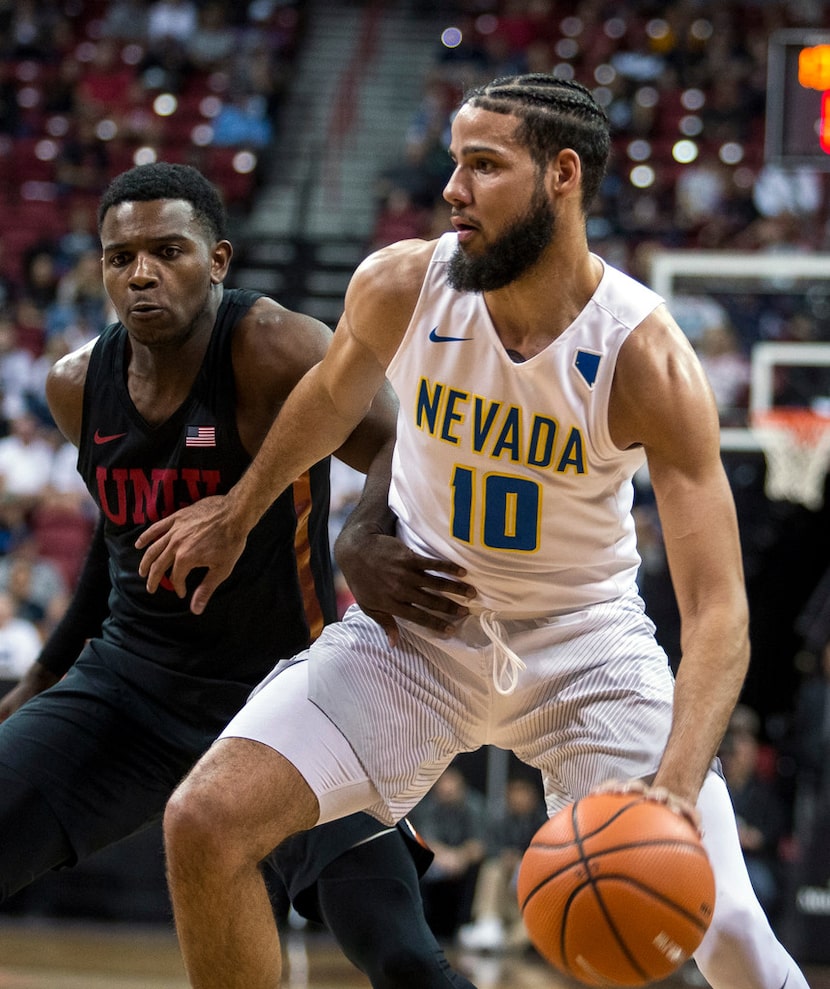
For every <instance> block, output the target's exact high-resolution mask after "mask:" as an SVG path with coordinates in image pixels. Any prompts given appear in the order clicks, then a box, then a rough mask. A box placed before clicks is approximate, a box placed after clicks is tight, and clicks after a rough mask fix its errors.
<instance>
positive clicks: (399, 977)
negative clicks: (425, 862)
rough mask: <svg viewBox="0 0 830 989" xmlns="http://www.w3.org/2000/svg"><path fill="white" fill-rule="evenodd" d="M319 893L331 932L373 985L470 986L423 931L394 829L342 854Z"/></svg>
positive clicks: (377, 988) (414, 988) (408, 862)
mask: <svg viewBox="0 0 830 989" xmlns="http://www.w3.org/2000/svg"><path fill="white" fill-rule="evenodd" d="M317 896H318V902H319V906H320V912H321V915H322V917H323V919H324V920H325V923H326V925H327V926H328V928H329V930H331V932H332V934H333V935H334V936H335V938H336V939H337V941H338V943H339V945H340V947H341V948H342V950H343V953H344V954H345V955H346V957H347V958H348V959H349V960H350V961H351V962H352V964H354V965H356V966H357V967H358V968H359V969H360V970H361V971H362V972H364V973H365V974H366V975H367V976H368V978H369V980H370V982H371V984H372V987H373V989H450V987H454V989H474V986H473V985H472V983H471V982H469V981H468V980H467V979H466V978H464V976H462V975H461V974H460V973H458V972H456V971H454V970H453V969H452V968H451V966H450V964H449V961H448V960H447V958H446V956H445V955H444V952H443V950H442V949H441V946H440V945H439V944H438V942H437V940H436V939H435V936H434V935H433V933H432V931H431V930H430V929H429V926H428V924H427V922H426V918H425V917H424V911H423V903H422V901H421V894H420V890H419V887H418V874H417V871H416V869H415V866H414V864H413V862H412V858H411V856H410V854H409V851H408V850H407V848H406V844H405V842H404V841H403V839H402V838H401V836H400V834H399V833H398V832H392V833H389V834H386V835H384V836H383V837H381V838H376V839H375V840H374V841H370V842H366V843H365V844H363V845H359V846H357V847H356V848H352V849H350V850H349V851H348V852H346V853H345V854H344V855H341V856H340V858H338V859H337V860H336V861H335V862H333V863H331V865H330V866H328V867H327V868H326V869H325V870H324V871H323V872H322V874H321V876H320V878H319V880H318V882H317Z"/></svg>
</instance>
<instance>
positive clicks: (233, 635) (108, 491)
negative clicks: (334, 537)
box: [78, 289, 336, 713]
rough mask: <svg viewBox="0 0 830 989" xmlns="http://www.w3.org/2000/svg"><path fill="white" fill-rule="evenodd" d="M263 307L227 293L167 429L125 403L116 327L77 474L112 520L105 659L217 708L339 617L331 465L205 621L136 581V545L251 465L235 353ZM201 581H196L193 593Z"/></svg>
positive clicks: (105, 348) (88, 409)
mask: <svg viewBox="0 0 830 989" xmlns="http://www.w3.org/2000/svg"><path fill="white" fill-rule="evenodd" d="M257 298H259V294H258V293H255V292H249V291H242V290H238V289H230V290H228V289H226V290H225V293H224V298H223V300H222V304H221V307H220V309H219V312H218V314H217V318H216V324H215V327H214V330H213V335H212V337H211V340H210V344H209V346H208V350H207V353H206V355H205V358H204V363H203V365H202V368H201V370H200V371H199V373H198V375H197V377H196V380H195V382H194V385H193V388H192V390H191V392H190V395H189V396H188V397H187V399H186V400H185V401H184V403H183V404H182V405H181V407H180V408H179V409H178V410H177V411H176V412H175V413H174V414H173V415H172V416H171V417H170V418H169V419H168V420H167V421H166V422H163V423H161V424H160V425H158V426H150V425H148V424H147V422H146V421H145V420H144V419H143V418H142V416H141V415H139V413H138V411H137V410H136V408H135V406H134V405H133V402H132V400H131V399H130V396H129V393H128V391H127V386H126V346H125V345H126V341H127V331H126V329H125V328H124V326H123V325H122V324H121V323H115V324H112V325H110V326H108V327H107V328H106V329H105V330H104V332H103V333H102V334H101V337H100V338H99V340H98V341H97V342H96V344H95V346H94V348H93V350H92V354H91V357H90V362H89V370H88V372H87V377H86V386H85V392H84V404H83V426H82V437H81V442H80V445H79V455H78V469H79V471H80V473H81V475H82V476H83V478H84V480H85V482H86V485H87V487H88V488H89V490H90V492H91V493H92V496H93V497H94V498H95V500H96V501H97V503H98V505H99V506H100V508H101V511H102V513H103V514H104V516H105V520H106V521H105V536H106V541H107V547H108V550H109V554H110V578H111V581H112V588H113V589H112V593H111V595H110V617H109V618H108V619H107V621H106V622H105V624H104V629H103V633H102V642H101V648H100V650H99V651H100V653H101V656H100V658H101V661H102V662H106V663H107V664H109V665H111V664H112V663H117V666H118V668H119V672H120V673H121V675H123V676H125V677H126V678H127V679H129V680H131V681H134V682H139V683H142V684H143V685H144V687H145V688H148V689H149V690H150V691H151V692H155V691H156V690H160V689H163V690H164V691H165V692H166V691H168V690H171V689H172V690H175V692H176V693H177V694H180V692H181V691H182V690H184V692H186V693H189V694H191V695H192V699H193V701H194V703H198V698H199V697H202V698H203V700H204V701H205V702H208V703H209V701H208V698H209V697H211V696H213V695H214V691H215V688H216V687H217V686H218V685H219V683H218V682H219V681H224V682H225V684H226V685H227V684H228V681H231V682H233V683H235V684H236V685H237V686H238V687H239V688H240V690H239V691H237V693H238V694H239V698H238V700H239V703H241V702H242V700H243V699H244V694H245V693H246V692H247V690H248V689H249V688H250V687H252V686H253V685H255V684H256V683H258V682H259V680H260V679H262V677H263V676H264V675H265V674H266V673H267V672H269V671H270V669H271V668H272V667H273V665H274V664H275V663H276V662H277V660H279V659H281V658H284V657H287V656H292V655H294V654H295V653H297V652H299V651H300V650H302V649H303V648H305V646H306V645H307V644H308V643H309V641H310V640H311V639H312V638H315V637H316V636H317V635H318V634H319V632H320V630H321V628H322V625H323V624H324V623H325V622H328V621H333V620H334V618H335V617H336V614H335V605H334V589H333V583H332V574H331V558H330V554H329V546H328V533H327V518H328V506H329V483H328V463H327V462H325V463H323V464H319V465H317V466H316V467H315V468H313V469H312V471H311V472H310V473H309V474H308V475H304V476H303V477H302V478H300V479H299V480H298V481H296V482H295V483H294V485H293V486H292V487H291V488H289V489H288V490H287V491H286V492H284V493H283V495H282V496H281V497H280V498H279V499H278V500H277V501H276V502H275V503H274V504H273V505H272V506H271V508H270V509H269V511H268V512H267V513H266V514H265V516H263V518H262V519H261V521H260V522H259V524H258V525H257V526H256V528H255V529H253V531H252V532H251V534H250V535H249V537H248V542H247V546H246V549H245V551H244V553H243V555H242V557H241V558H240V560H239V562H238V563H237V565H236V567H235V569H234V571H233V573H232V574H231V575H230V577H229V578H228V579H227V580H226V581H225V582H224V583H223V584H221V585H220V587H219V588H218V589H217V590H216V591H215V592H214V594H213V597H212V598H211V600H210V602H209V604H208V606H207V608H206V609H205V611H204V613H203V614H202V615H200V616H195V615H193V614H191V612H190V611H189V609H188V605H189V600H180V599H179V598H178V597H177V595H176V594H175V592H174V591H173V590H172V586H171V585H167V586H162V587H160V588H159V589H158V590H157V591H156V593H155V594H148V593H147V591H146V589H145V583H144V580H143V579H142V578H141V577H140V576H139V574H138V564H139V561H140V558H141V553H139V552H138V551H137V550H136V549H135V546H134V543H135V540H136V539H137V537H138V535H139V533H141V532H142V531H143V530H144V529H146V528H147V526H148V525H150V524H151V523H152V522H154V521H156V520H157V519H160V518H163V517H165V516H167V515H170V514H171V513H172V512H174V511H175V510H176V509H178V508H181V507H182V506H184V505H188V504H190V503H192V502H194V501H197V500H198V499H200V498H204V497H206V496H208V495H212V494H222V493H224V492H226V491H228V489H229V488H231V487H232V486H233V484H234V483H235V482H236V481H237V479H238V478H239V477H240V475H241V474H242V473H243V471H244V470H245V469H246V467H247V466H248V464H249V463H250V457H249V456H248V454H247V453H246V451H245V449H244V448H243V446H242V442H241V440H240V438H239V434H238V432H237V427H236V383H235V381H234V374H233V367H232V363H231V340H232V337H233V332H234V328H235V326H236V325H237V323H238V322H239V320H240V319H241V318H242V317H243V316H244V314H245V313H246V312H247V311H248V309H249V308H250V307H251V305H253V303H254V302H255V301H256V299H257ZM243 387H244V385H243ZM199 578H200V574H191V583H190V585H189V587H190V590H191V591H192V589H193V586H195V583H197V582H198V579H199ZM92 645H93V650H94V649H95V642H93V643H92ZM148 681H149V682H148ZM154 685H155V686H154ZM231 713H232V712H231Z"/></svg>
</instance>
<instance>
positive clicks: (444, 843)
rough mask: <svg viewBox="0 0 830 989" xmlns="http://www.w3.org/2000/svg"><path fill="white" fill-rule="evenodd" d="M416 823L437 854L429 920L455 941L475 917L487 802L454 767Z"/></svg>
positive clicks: (427, 894) (426, 890)
mask: <svg viewBox="0 0 830 989" xmlns="http://www.w3.org/2000/svg"><path fill="white" fill-rule="evenodd" d="M411 819H412V822H413V824H414V825H415V827H416V828H417V829H418V831H419V832H420V833H421V835H422V836H423V838H424V840H425V841H426V842H427V844H428V845H429V846H430V848H432V850H433V852H434V853H435V858H434V859H433V862H432V865H431V866H430V867H429V869H428V870H427V871H426V873H425V875H424V876H423V877H422V879H421V891H422V893H423V898H424V911H425V913H426V918H427V921H428V923H429V926H430V927H431V928H432V931H433V933H434V934H435V936H436V937H438V938H446V939H450V938H453V937H454V936H455V934H456V933H457V932H458V930H459V928H460V927H461V926H462V925H463V924H466V923H468V922H469V920H470V917H471V915H472V905H473V896H474V893H475V885H476V878H477V876H478V869H479V865H480V864H481V861H482V859H483V858H484V852H485V849H486V847H487V826H486V816H485V804H484V797H483V796H482V795H481V794H480V793H479V792H478V790H476V789H474V788H473V787H472V786H471V785H470V784H469V783H468V782H467V779H466V777H465V776H464V774H463V773H462V771H461V770H460V769H459V768H458V766H456V765H452V766H449V767H448V768H447V769H446V770H445V771H444V772H443V773H442V775H441V776H440V777H439V778H438V780H437V781H436V783H435V785H434V786H433V788H432V790H431V791H430V792H429V793H428V794H427V796H426V797H425V798H424V799H423V800H422V801H421V803H420V804H418V806H417V807H416V808H415V809H414V810H413V811H412V814H411Z"/></svg>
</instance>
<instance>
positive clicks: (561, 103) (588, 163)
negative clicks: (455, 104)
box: [461, 72, 611, 210]
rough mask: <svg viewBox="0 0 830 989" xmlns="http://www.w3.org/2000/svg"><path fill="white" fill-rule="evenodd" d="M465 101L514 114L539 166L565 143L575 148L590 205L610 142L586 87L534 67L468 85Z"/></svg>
mask: <svg viewBox="0 0 830 989" xmlns="http://www.w3.org/2000/svg"><path fill="white" fill-rule="evenodd" d="M465 104H472V105H473V106H477V107H481V108H482V109H483V110H490V111H492V112H493V113H509V114H513V115H514V116H516V117H518V118H519V119H520V120H521V124H520V125H519V128H518V130H517V131H516V137H517V139H518V140H520V141H521V142H522V143H523V144H524V145H525V146H526V147H527V149H528V151H529V152H530V154H531V156H532V157H533V159H534V161H535V162H536V163H537V164H538V165H539V167H540V168H544V167H545V166H547V164H548V163H549V162H550V161H551V160H552V159H553V158H555V157H556V155H557V154H558V153H559V152H560V151H561V150H562V149H563V148H572V149H573V150H574V151H576V153H577V154H578V155H579V158H580V160H581V162H582V205H583V209H585V210H587V209H588V206H589V205H590V204H591V202H592V200H593V198H594V196H595V195H596V194H597V192H598V191H599V187H600V184H601V183H602V178H603V175H604V174H605V168H606V165H607V163H608V154H609V151H610V146H611V138H610V133H609V127H608V117H607V116H606V114H605V111H604V110H603V109H602V107H601V106H600V105H599V104H598V103H597V102H596V100H595V99H594V97H593V96H592V95H591V91H590V90H589V89H586V87H585V86H582V85H581V84H580V83H578V82H573V81H571V80H570V79H557V78H556V77H555V76H552V75H546V74H545V73H542V72H534V73H530V74H527V75H519V76H503V77H501V78H499V79H494V80H493V81H492V82H488V83H487V84H486V85H483V86H478V87H476V88H475V89H471V90H470V91H469V92H467V93H465V95H464V99H463V100H462V102H461V105H462V106H464V105H465Z"/></svg>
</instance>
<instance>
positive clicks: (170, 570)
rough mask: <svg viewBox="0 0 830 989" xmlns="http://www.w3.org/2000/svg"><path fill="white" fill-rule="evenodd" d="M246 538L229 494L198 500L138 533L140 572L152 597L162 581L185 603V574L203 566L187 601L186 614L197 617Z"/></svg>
mask: <svg viewBox="0 0 830 989" xmlns="http://www.w3.org/2000/svg"><path fill="white" fill-rule="evenodd" d="M247 539H248V530H247V529H246V528H244V527H243V526H242V525H240V524H239V522H238V521H237V519H236V517H235V516H234V515H233V512H232V508H231V499H230V498H229V497H228V496H227V495H212V496H210V497H208V498H202V499H201V500H200V501H197V502H194V503H193V504H192V505H188V506H187V507H185V508H180V509H179V510H178V511H177V512H173V514H172V515H168V516H167V517H166V518H163V519H160V520H159V521H158V522H154V523H153V524H152V525H151V526H149V528H147V529H145V530H144V532H142V533H141V535H140V536H139V537H138V539H137V540H136V544H135V545H136V549H143V550H144V555H143V556H142V558H141V562H140V563H139V566H138V572H139V574H140V575H141V576H142V577H144V578H145V579H146V581H147V590H148V591H149V592H150V593H151V594H154V593H155V592H156V591H157V590H158V588H159V586H160V585H162V583H163V582H164V586H168V585H169V586H171V587H172V588H173V590H174V591H175V592H176V594H178V596H179V597H180V598H182V599H184V598H185V597H186V596H187V577H188V575H189V574H190V573H191V571H193V570H196V569H200V568H203V567H204V568H205V570H206V571H207V572H206V574H205V576H204V577H203V578H202V580H201V581H200V583H199V584H198V586H197V587H196V589H195V590H194V591H193V595H192V596H191V599H190V610H191V611H192V612H193V614H194V615H200V614H201V613H202V612H203V611H204V610H205V606H206V605H207V603H208V601H209V600H210V597H211V595H212V594H213V592H214V591H215V590H216V588H217V587H218V586H219V585H220V584H221V583H222V581H223V580H225V579H226V578H227V577H228V576H229V575H230V573H231V571H232V570H233V568H234V567H235V566H236V562H237V560H238V559H239V557H240V556H242V552H243V550H244V549H245V544H246V542H247Z"/></svg>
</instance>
